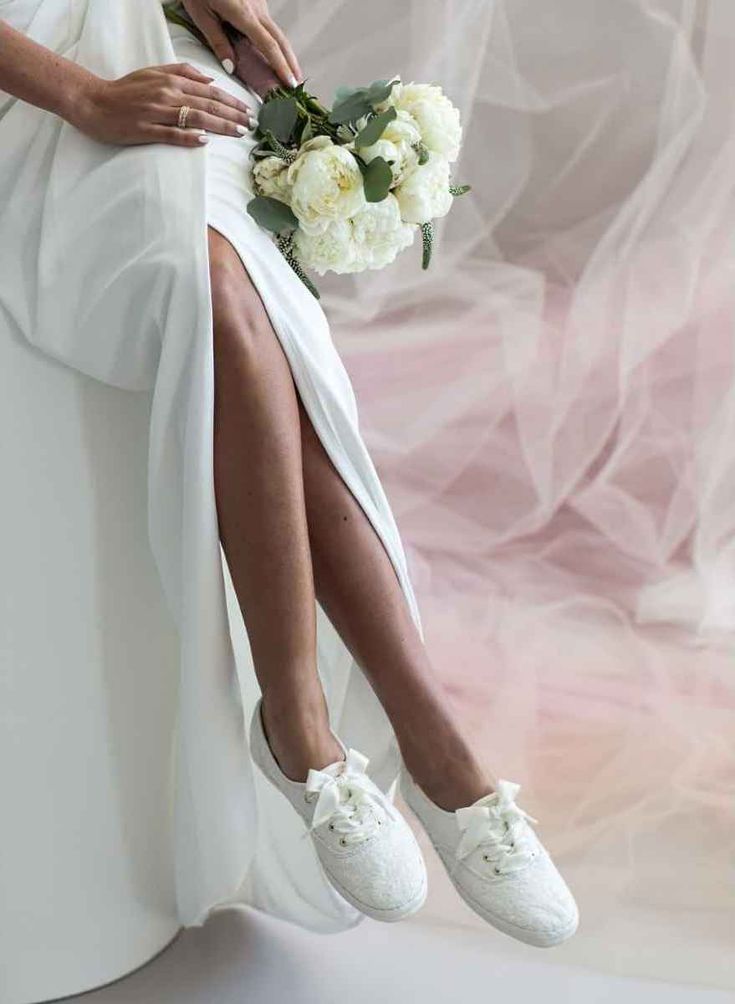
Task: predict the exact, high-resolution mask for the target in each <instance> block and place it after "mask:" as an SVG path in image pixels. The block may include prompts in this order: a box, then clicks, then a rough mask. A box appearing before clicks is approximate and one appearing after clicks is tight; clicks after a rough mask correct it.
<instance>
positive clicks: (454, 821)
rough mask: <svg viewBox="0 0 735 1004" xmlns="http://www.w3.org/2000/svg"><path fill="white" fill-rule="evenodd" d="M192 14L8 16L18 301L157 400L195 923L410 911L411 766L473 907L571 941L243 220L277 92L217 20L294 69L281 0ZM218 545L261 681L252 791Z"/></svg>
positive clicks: (548, 873)
mask: <svg viewBox="0 0 735 1004" xmlns="http://www.w3.org/2000/svg"><path fill="white" fill-rule="evenodd" d="M184 7H185V8H186V10H187V11H188V13H189V14H190V16H191V17H192V19H193V20H194V21H195V23H196V24H197V26H198V27H199V29H200V30H201V31H202V32H203V33H204V35H205V36H206V37H207V39H208V40H209V43H210V46H211V51H210V50H209V49H207V48H206V47H205V46H204V45H202V44H201V43H200V42H198V41H197V40H196V39H195V38H194V37H193V36H192V35H191V34H189V33H188V32H187V31H186V30H185V29H183V28H178V27H169V26H168V25H167V22H166V21H165V19H164V15H163V12H162V9H161V7H160V6H159V5H157V4H153V3H148V4H145V5H138V4H137V3H134V2H133V0H120V2H119V3H116V4H115V5H109V4H107V3H105V2H103V0H79V2H76V3H74V4H68V3H62V2H60V0H9V2H6V3H4V4H3V5H2V6H0V13H1V14H2V17H3V19H4V20H3V21H0V88H2V90H3V91H4V92H5V93H6V95H7V97H6V99H5V100H4V101H3V103H2V104H0V150H2V155H1V158H2V159H1V160H0V169H1V176H0V196H1V198H0V206H2V209H0V247H2V251H0V276H2V278H1V279H0V308H2V311H1V314H0V316H4V317H5V319H6V321H7V322H8V323H9V324H11V325H14V326H15V327H17V329H18V330H20V331H21V332H22V333H23V335H24V336H25V337H26V338H28V340H29V341H31V342H32V343H34V344H35V345H37V346H38V347H40V348H41V349H43V350H44V351H45V352H47V353H48V354H50V355H52V356H54V357H55V358H57V359H60V360H62V361H63V362H65V363H66V364H67V365H71V366H74V367H76V368H77V369H79V370H81V371H82V372H84V373H87V374H88V375H90V376H93V377H95V378H96V379H100V380H104V381H105V382H108V383H110V384H113V385H115V386H119V387H124V388H127V389H152V390H153V404H152V415H151V440H150V464H149V516H150V537H151V545H152V548H153V551H154V555H155V557H156V560H157V563H158V567H159V570H160V572H161V578H162V582H163V585H164V589H165V591H166V595H167V598H168V600H169V603H170V605H171V609H172V612H173V614H174V616H175V618H176V621H177V624H178V627H179V632H180V637H181V685H180V704H179V720H178V733H177V744H178V745H177V750H176V758H177V759H176V841H177V842H176V881H177V895H178V903H179V913H180V917H181V920H182V923H184V924H197V923H202V922H203V920H204V919H205V918H206V916H207V914H208V912H209V911H210V910H211V909H212V908H213V906H215V905H218V904H221V903H223V902H226V901H227V895H228V894H230V895H231V894H232V892H233V889H234V890H236V892H237V895H238V896H239V897H240V898H245V899H246V900H247V901H249V902H251V903H253V904H254V905H256V906H259V907H260V908H262V909H266V910H269V911H270V912H272V913H276V914H279V915H282V916H288V917H289V918H290V919H295V920H297V921H298V922H300V923H303V924H305V925H306V926H313V927H320V928H321V929H337V928H340V927H344V926H346V925H347V924H352V923H357V922H358V921H359V920H360V919H361V917H362V916H363V915H369V916H372V917H374V918H376V919H382V920H397V919H400V918H401V917H405V916H408V915H410V914H412V913H414V912H415V911H416V910H417V909H418V908H419V907H420V906H421V904H422V903H423V901H424V898H425V895H426V873H425V866H424V862H423V859H422V857H421V853H420V850H419V848H418V845H417V843H416V841H415V838H414V837H413V834H412V832H411V830H410V828H409V827H408V825H407V823H406V822H405V820H404V819H403V817H402V816H401V814H400V813H399V812H398V810H397V809H396V808H395V806H394V805H393V803H392V801H391V799H390V798H389V797H388V796H387V795H386V794H384V791H385V790H386V789H387V788H388V787H389V785H391V784H393V783H394V781H395V780H396V777H397V776H399V777H400V784H401V791H402V793H403V794H404V797H405V798H406V801H407V802H408V804H409V805H410V807H411V808H412V809H413V810H414V812H415V813H416V815H417V817H418V819H419V820H420V821H421V823H422V824H423V826H424V827H425V829H426V831H427V833H428V836H429V838H430V839H431V841H432V842H433V843H434V845H435V847H436V849H437V851H438V852H439V854H440V856H441V857H442V860H443V861H444V864H445V865H446V867H447V869H448V871H449V874H450V878H451V880H452V881H453V883H454V884H455V886H456V888H457V890H458V892H459V893H460V895H461V896H462V897H463V898H464V899H465V901H466V902H467V903H468V904H469V905H470V906H471V907H472V909H474V910H475V911H476V912H477V913H478V914H479V915H480V916H481V917H483V918H484V919H485V920H487V921H488V922H489V923H490V924H492V925H493V926H495V927H496V928H498V929H500V930H502V931H504V932H506V933H508V934H510V935H512V936H513V937H516V938H519V939H520V940H523V941H526V942H528V943H530V944H536V945H552V944H557V943H559V942H560V941H562V940H564V939H566V938H568V937H569V936H570V935H571V934H572V933H573V932H574V930H575V929H576V926H577V909H576V905H575V903H574V900H573V898H572V896H571V893H570V892H569V890H568V889H567V887H566V885H565V883H564V882H563V880H562V878H561V876H560V875H559V873H558V872H557V871H556V869H555V867H554V865H553V863H552V862H551V860H550V858H549V856H548V854H547V853H546V851H545V850H544V848H543V846H542V845H541V843H540V842H539V840H538V838H537V837H536V835H535V833H534V831H533V830H532V829H531V827H530V826H529V825H528V820H529V818H530V817H527V816H526V815H525V814H524V813H523V811H522V810H521V809H519V808H518V807H517V806H516V805H515V802H514V796H515V793H516V791H517V786H515V785H512V784H510V783H509V782H505V781H497V782H495V781H493V780H492V779H491V777H490V775H489V774H488V772H487V771H486V769H485V768H484V766H483V765H482V764H481V763H479V762H478V760H477V758H476V757H475V755H474V754H473V751H472V749H471V748H470V747H469V746H468V744H467V742H466V740H465V738H464V736H463V734H462V730H461V728H460V727H459V724H458V723H457V722H456V721H455V720H454V718H453V716H452V714H451V713H450V710H449V708H448V706H447V703H446V700H445V698H444V695H443V692H442V688H441V686H440V684H439V682H438V678H437V675H436V673H435V671H434V669H433V667H432V665H431V663H430V661H429V658H428V655H427V652H426V650H425V648H424V645H423V641H422V630H421V623H420V618H419V613H418V608H417V605H416V601H415V597H414V594H413V589H412V586H411V582H410V579H409V576H408V572H407V566H406V560H405V555H404V552H403V548H402V545H401V540H400V537H399V535H398V530H397V528H396V525H395V521H394V519H393V516H392V513H391V511H390V507H389V504H388V501H387V499H386V497H385V494H384V492H383V490H382V487H381V485H380V482H379V480H378V477H377V474H376V472H375V469H374V467H373V465H372V463H371V461H370V457H369V455H368V453H367V450H366V448H365V445H364V443H363V441H362V438H361V436H360V432H359V428H358V415H357V409H356V405H355V400H354V395H353V393H352V388H351V385H350V382H349V379H348V376H347V374H346V371H345V370H344V367H343V366H342V364H341V361H340V360H339V357H338V355H337V353H336V350H335V349H334V346H333V343H332V341H331V337H330V335H329V329H328V326H327V323H326V319H325V317H324V314H323V312H322V311H321V308H320V307H319V306H318V304H317V302H316V301H315V300H314V299H313V298H312V297H311V295H310V294H309V293H308V292H307V291H306V290H305V288H304V287H303V286H302V284H301V282H300V281H299V280H298V279H297V278H296V277H295V275H294V274H293V273H292V272H291V270H290V269H289V267H288V265H287V264H286V263H285V262H284V260H283V259H282V258H281V256H280V254H279V253H278V252H277V250H276V249H275V246H274V245H273V243H272V242H271V240H270V238H269V237H268V236H267V235H266V234H265V233H264V232H262V231H261V230H259V228H258V227H257V226H256V225H255V223H254V221H253V220H251V219H250V218H249V217H248V216H247V214H246V213H245V211H244V207H245V204H246V202H247V200H248V198H249V197H250V195H251V192H250V190H249V188H248V184H249V183H248V172H247V162H248V156H249V152H250V149H251V148H252V145H253V143H254V140H253V138H252V135H251V132H250V130H251V127H252V124H253V121H254V114H255V108H256V105H257V102H258V98H257V96H256V95H255V94H254V93H253V92H252V91H250V90H249V89H248V88H246V87H244V86H242V85H241V84H240V83H239V82H238V81H237V80H236V79H234V78H233V77H232V76H231V74H232V71H233V70H234V68H235V57H236V54H235V52H234V51H233V49H232V47H231V44H230V42H229V41H228V35H227V34H226V33H225V31H224V29H223V24H224V23H228V24H229V25H231V26H233V27H234V28H236V29H237V30H238V31H240V32H241V33H242V34H243V35H245V36H247V37H248V38H249V39H250V40H251V42H252V43H253V44H254V45H255V46H256V47H257V48H258V49H259V50H260V52H261V53H262V54H263V56H264V57H265V58H266V59H267V60H268V62H269V63H270V65H271V66H272V68H273V70H274V71H275V72H276V73H277V75H278V77H279V78H280V79H281V80H282V81H283V82H284V83H293V82H294V81H297V80H299V79H301V68H300V66H299V63H298V60H297V58H296V56H295V54H294V52H293V50H292V48H291V46H290V44H289V42H288V40H287V38H286V37H285V35H284V34H283V32H282V31H281V30H280V29H279V28H278V26H277V25H276V24H275V23H274V22H273V20H272V18H271V17H270V15H269V13H268V10H267V7H266V5H265V3H264V2H263V0H185V3H184ZM11 249H12V250H11ZM72 252H73V253H72ZM220 542H221V545H222V548H223V550H224V555H225V558H226V563H227V568H228V569H229V573H230V575H231V578H232V583H233V586H234V589H235V592H236V595H237V599H238V603H239V605H240V608H241V611H242V615H243V620H244V623H245V625H246V628H247V638H248V641H249V646H250V653H251V657H252V668H253V671H254V674H255V677H256V678H257V685H258V688H259V691H260V695H261V696H260V698H259V699H258V700H256V701H255V702H254V704H253V707H252V716H251V719H250V730H249V739H250V750H251V754H252V759H253V760H254V761H255V763H256V764H257V765H258V767H259V768H260V770H261V772H262V778H261V780H260V781H259V782H258V785H260V787H258V786H257V785H255V788H254V780H253V777H252V775H251V771H250V763H249V762H248V760H247V757H246V756H244V754H243V750H242V745H243V744H242V726H243V722H244V716H243V707H242V703H241V696H242V695H241V693H240V691H239V688H238V687H237V686H236V683H237V677H236V673H235V671H234V666H233V659H232V652H231V648H230V639H229V634H228V629H227V618H226V609H225V605H224V599H223V596H224V591H223V581H222V577H221V572H222V567H221V563H220V552H219V544H220ZM323 613H326V615H327V617H326V619H325V620H324V621H323V622H321V626H320V625H319V622H318V615H319V616H321V615H322V614H323ZM353 660H354V664H353ZM355 664H356V665H355ZM358 667H359V670H360V671H361V672H360V673H357V672H353V671H352V670H353V669H357V668H358ZM366 681H367V682H366ZM243 687H244V688H245V689H247V681H243ZM337 720H338V721H339V723H340V725H339V728H338V730H337V731H333V729H332V723H335V722H336V721H337ZM348 729H349V730H350V732H351V734H352V736H354V737H359V742H358V741H357V739H356V742H357V745H358V746H359V747H360V749H362V750H365V751H368V752H369V756H368V755H366V753H363V752H360V749H356V748H350V749H348V748H347V747H346V746H345V745H344V743H343V742H342V740H341V738H340V734H339V733H343V732H346V730H348ZM368 763H372V765H373V766H372V767H371V769H370V771H368V770H367V766H368ZM266 779H267V781H266ZM268 782H270V784H269V783H268ZM265 789H267V791H266V790H265ZM256 794H257V797H258V800H259V807H260V808H261V810H264V811H261V813H260V818H259V819H258V820H257V825H256V821H255V817H256V812H255V810H256V797H255V795H256ZM283 796H285V798H284V797H283ZM289 803H290V805H291V806H292V807H293V808H295V809H296V814H294V813H292V812H291V809H290V807H289ZM299 817H300V818H299ZM304 824H306V828H307V829H306V831H304ZM297 833H298V838H299V839H296V836H297ZM308 833H311V836H312V840H311V841H309V844H308V845H304V843H303V842H302V841H301V839H300V837H301V836H304V835H306V834H308ZM305 846H309V848H310V849H309V850H308V851H305V850H304V847H305ZM243 876H244V879H243ZM304 876H306V878H304ZM238 880H239V882H238ZM346 904H350V906H351V907H352V909H351V910H348V909H347V906H346Z"/></svg>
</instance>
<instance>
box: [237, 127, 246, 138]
mask: <svg viewBox="0 0 735 1004" xmlns="http://www.w3.org/2000/svg"><path fill="white" fill-rule="evenodd" d="M235 129H237V131H238V132H239V133H240V135H241V136H244V135H245V133H246V132H247V129H246V128H245V126H244V125H236V126H235Z"/></svg>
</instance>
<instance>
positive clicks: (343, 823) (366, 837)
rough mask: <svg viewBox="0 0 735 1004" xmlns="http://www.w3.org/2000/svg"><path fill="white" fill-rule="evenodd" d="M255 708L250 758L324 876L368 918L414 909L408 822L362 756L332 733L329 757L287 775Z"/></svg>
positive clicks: (418, 886) (417, 855)
mask: <svg viewBox="0 0 735 1004" xmlns="http://www.w3.org/2000/svg"><path fill="white" fill-rule="evenodd" d="M261 707H262V705H261V702H260V701H258V702H257V704H256V705H255V708H254V710H253V715H252V719H251V724H250V751H251V755H252V757H253V761H254V762H255V763H256V764H257V765H258V767H259V768H260V769H261V771H262V772H263V774H264V775H265V776H266V778H268V780H269V781H270V782H271V784H273V785H274V787H275V788H277V789H278V791H280V792H281V794H283V795H284V796H285V797H286V798H287V799H288V801H289V802H290V803H291V805H292V806H293V808H294V809H295V810H296V812H297V813H298V814H299V816H301V818H302V819H303V821H304V823H305V824H306V826H307V828H308V830H309V831H310V832H311V836H312V840H313V843H314V848H315V850H316V853H317V856H318V858H319V861H320V862H321V865H322V868H323V869H324V872H325V874H326V876H327V879H328V880H329V882H330V883H331V884H332V886H333V887H334V888H335V889H336V890H337V891H338V892H339V893H340V895H341V896H342V897H343V898H344V899H346V900H347V902H348V903H351V904H352V906H354V907H355V908H356V909H358V910H360V911H361V912H362V913H364V914H366V915H367V916H369V917H372V918H373V919H374V920H383V921H395V920H401V919H402V918H403V917H408V916H410V915H411V914H413V913H415V912H416V911H417V910H418V909H419V907H420V906H421V905H422V904H423V902H424V900H425V898H426V889H427V882H426V865H425V864H424V859H423V856H422V854H421V850H420V848H419V845H418V843H417V841H416V837H415V836H414V834H413V832H412V830H411V827H410V826H409V825H408V823H407V822H406V820H405V819H404V818H403V816H402V815H401V813H400V812H399V811H398V809H397V808H396V806H395V805H394V804H393V803H392V801H391V800H390V799H389V798H388V796H387V795H385V794H384V793H383V792H382V791H381V790H380V788H378V786H377V785H376V784H375V783H374V782H373V781H372V780H371V779H370V777H368V775H367V773H366V768H367V764H368V762H369V761H368V758H367V757H365V756H363V755H362V754H361V753H359V752H358V751H357V750H355V749H347V748H346V747H345V746H344V744H343V743H342V742H341V741H340V740H339V739H337V740H336V741H337V743H338V747H339V756H338V757H336V758H333V762H332V763H330V764H328V765H327V766H326V768H325V769H323V770H322V769H315V768H313V767H312V768H310V769H309V771H308V774H307V778H306V782H300V781H292V780H290V779H289V778H288V777H287V776H286V775H285V774H284V773H283V771H282V770H281V769H280V767H279V765H278V764H277V763H276V760H275V757H274V756H273V751H272V750H271V748H270V745H269V742H268V739H267V737H266V735H265V731H264V729H263V719H262V716H261ZM335 738H336V737H335Z"/></svg>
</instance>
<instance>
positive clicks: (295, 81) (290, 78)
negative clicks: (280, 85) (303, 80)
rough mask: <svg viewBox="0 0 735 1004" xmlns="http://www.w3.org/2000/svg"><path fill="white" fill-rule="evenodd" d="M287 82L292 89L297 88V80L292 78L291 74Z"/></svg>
mask: <svg viewBox="0 0 735 1004" xmlns="http://www.w3.org/2000/svg"><path fill="white" fill-rule="evenodd" d="M288 82H289V84H290V85H291V86H292V87H298V86H299V82H298V80H297V79H296V77H294V75H293V74H291V76H290V77H289V78H288Z"/></svg>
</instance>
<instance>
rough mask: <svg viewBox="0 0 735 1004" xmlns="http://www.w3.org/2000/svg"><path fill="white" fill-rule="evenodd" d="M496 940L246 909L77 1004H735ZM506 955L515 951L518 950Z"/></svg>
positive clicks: (184, 938) (715, 994) (229, 912)
mask: <svg viewBox="0 0 735 1004" xmlns="http://www.w3.org/2000/svg"><path fill="white" fill-rule="evenodd" d="M507 944H508V943H507V941H506V939H505V938H504V937H502V936H501V935H496V934H495V932H493V931H488V932H487V933H485V932H476V931H472V930H460V929H446V930H442V929H441V928H437V927H431V926H427V925H426V924H420V923H416V922H413V921H404V922H403V923H402V924H400V925H390V924H379V923H376V922H373V921H371V920H365V921H364V922H363V923H362V924H361V925H360V926H359V927H357V928H355V929H354V930H352V931H347V932H345V933H344V934H338V935H328V936H324V935H315V934H310V933H309V932H306V931H303V930H300V929H298V928H295V927H293V926H291V925H288V924H284V923H281V922H279V921H277V920H274V919H273V918H270V917H266V916H264V915H262V914H259V913H256V912H254V911H250V910H237V909H235V910H233V909H226V910H221V911H218V912H216V913H215V914H214V915H213V916H212V917H211V918H210V920H209V921H208V923H207V924H206V925H205V926H204V927H202V928H190V929H188V930H185V931H182V932H181V934H180V935H179V936H178V937H177V938H176V939H175V941H174V942H173V943H172V944H171V945H170V946H169V947H168V948H167V949H165V950H164V951H163V952H162V953H161V954H160V955H158V956H157V957H156V958H155V959H153V960H152V961H151V962H150V963H148V965H146V966H143V967H142V968H141V969H139V970H137V971H136V972H135V973H133V974H131V975H130V976H128V977H126V978H125V979H122V980H119V981H118V982H116V983H114V984H111V985H110V986H108V987H106V988H104V989H102V990H97V991H92V992H90V993H87V994H83V995H81V996H79V997H73V998H65V1000H67V1001H80V1002H83V1004H205V1002H206V1004H235V1002H237V1004H245V1002H247V1004H399V1002H400V1004H404V1002H408V1004H485V1002H486V1001H493V1002H496V1004H538V1002H543V1004H735V995H734V994H731V993H729V992H726V991H719V990H712V989H705V988H703V987H696V986H675V985H672V984H667V983H657V982H653V981H646V980H639V979H625V978H620V977H615V976H609V975H605V974H602V973H598V972H594V971H591V970H590V971H587V970H583V969H580V968H576V967H572V966H569V965H566V964H562V963H557V962H553V961H551V960H552V954H551V953H552V952H553V950H551V951H548V950H535V949H529V950H528V953H526V952H525V950H524V951H522V952H521V954H519V953H518V952H516V951H509V950H508V949H507V948H506V945H507ZM510 948H514V946H513V945H511V946H510Z"/></svg>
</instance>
